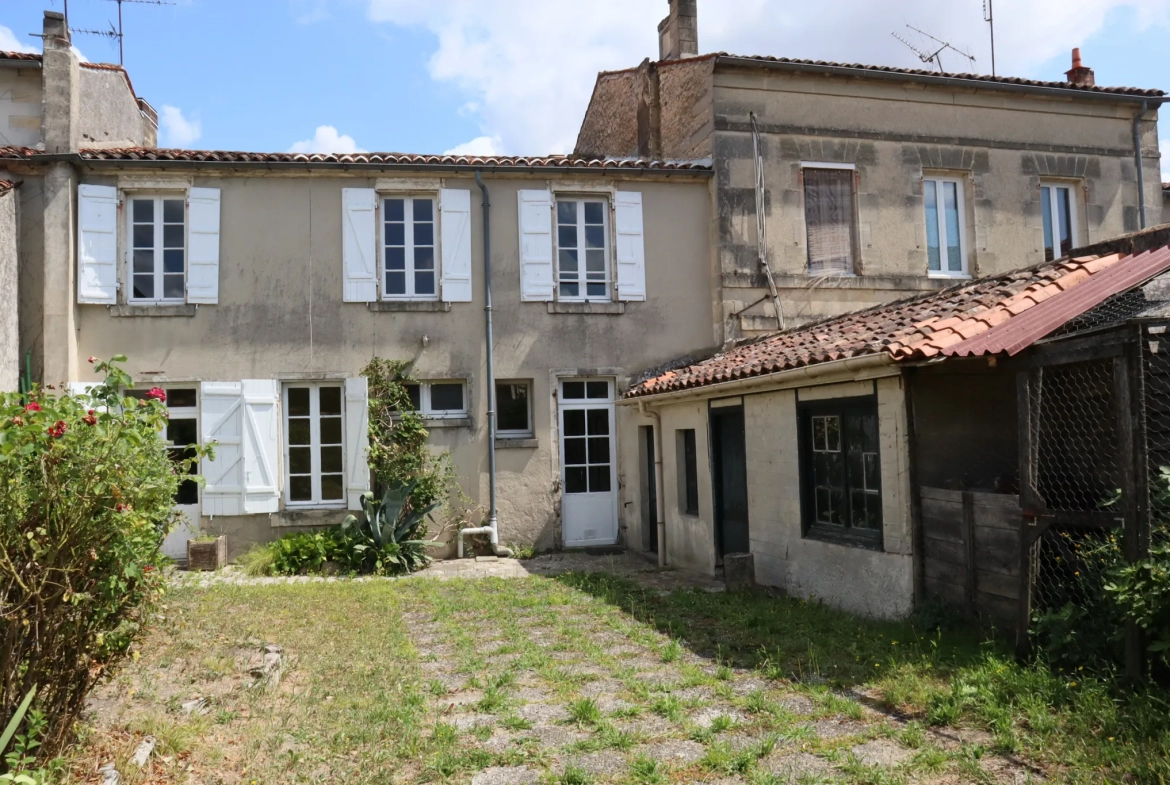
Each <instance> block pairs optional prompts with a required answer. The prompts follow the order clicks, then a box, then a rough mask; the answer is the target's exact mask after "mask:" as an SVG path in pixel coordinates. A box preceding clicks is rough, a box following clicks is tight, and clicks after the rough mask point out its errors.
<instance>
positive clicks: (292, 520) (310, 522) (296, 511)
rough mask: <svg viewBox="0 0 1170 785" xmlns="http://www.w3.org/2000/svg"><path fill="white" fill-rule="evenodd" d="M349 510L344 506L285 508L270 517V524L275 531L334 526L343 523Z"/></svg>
mask: <svg viewBox="0 0 1170 785" xmlns="http://www.w3.org/2000/svg"><path fill="white" fill-rule="evenodd" d="M346 515H349V510H347V509H346V508H345V506H344V505H342V506H340V507H338V506H333V507H285V508H284V509H283V510H281V511H279V512H274V513H271V514H269V516H268V524H269V526H271V527H272V528H273V529H280V528H284V527H288V526H334V525H336V524H339V523H341V521H342V520H343V519H344V518H345V516H346Z"/></svg>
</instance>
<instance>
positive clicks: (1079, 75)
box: [1064, 47, 1097, 87]
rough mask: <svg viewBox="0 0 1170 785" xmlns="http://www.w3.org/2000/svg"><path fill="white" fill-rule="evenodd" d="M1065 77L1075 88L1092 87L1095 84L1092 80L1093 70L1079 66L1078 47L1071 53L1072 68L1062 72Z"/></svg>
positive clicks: (1079, 53)
mask: <svg viewBox="0 0 1170 785" xmlns="http://www.w3.org/2000/svg"><path fill="white" fill-rule="evenodd" d="M1064 75H1065V77H1066V78H1067V79H1068V81H1069V82H1072V83H1073V84H1075V85H1076V86H1077V87H1093V86H1094V85H1095V84H1097V82H1096V80H1095V79H1094V78H1093V69H1092V68H1086V67H1085V66H1083V65H1081V50H1080V47H1077V48H1076V49H1073V51H1072V68H1070V69H1068V70H1067V71H1065V72H1064Z"/></svg>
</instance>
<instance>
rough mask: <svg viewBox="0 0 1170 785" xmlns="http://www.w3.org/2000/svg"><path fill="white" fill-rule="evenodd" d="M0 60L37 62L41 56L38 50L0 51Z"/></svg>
mask: <svg viewBox="0 0 1170 785" xmlns="http://www.w3.org/2000/svg"><path fill="white" fill-rule="evenodd" d="M0 60H29V61H34V62H38V63H39V62H40V61H41V60H42V58H41V55H40V53H39V52H0Z"/></svg>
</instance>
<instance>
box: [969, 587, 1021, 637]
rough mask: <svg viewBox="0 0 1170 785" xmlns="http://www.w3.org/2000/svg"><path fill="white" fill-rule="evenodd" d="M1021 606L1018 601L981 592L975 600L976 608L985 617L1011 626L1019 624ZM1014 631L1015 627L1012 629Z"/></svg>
mask: <svg viewBox="0 0 1170 785" xmlns="http://www.w3.org/2000/svg"><path fill="white" fill-rule="evenodd" d="M1019 606H1020V604H1019V602H1018V601H1017V600H1014V599H1008V598H1007V597H998V596H996V595H994V594H988V593H987V592H984V591H980V592H979V594H978V595H977V596H976V598H975V607H976V608H977V609H978V610H979V612H980V613H981V614H983V615H985V616H989V617H991V618H993V619H996V620H998V621H1000V622H1003V623H1006V624H1008V625H1009V626H1011V625H1013V624H1018V623H1019V621H1018V620H1019V612H1020V607H1019ZM1012 628H1013V629H1014V626H1013V627H1012Z"/></svg>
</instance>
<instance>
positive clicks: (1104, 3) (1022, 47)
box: [367, 0, 1170, 153]
mask: <svg viewBox="0 0 1170 785" xmlns="http://www.w3.org/2000/svg"><path fill="white" fill-rule="evenodd" d="M367 2H368V3H369V14H370V18H371V19H372V20H374V21H376V22H386V23H391V24H395V25H400V26H412V27H421V28H423V29H425V30H427V31H429V32H431V33H432V34H434V35H435V37H436V38H437V42H438V44H437V49H436V51H435V52H434V54H433V56H432V57H431V60H430V63H429V69H430V73H431V77H432V78H433V79H435V80H437V81H442V82H450V83H452V84H454V85H457V86H458V87H460V88H461V89H462V90H464V91H465V92H466V93H467V104H466V105H465V109H466V111H467V112H468V113H469V114H470V115H471V116H473V117H475V119H476V120H477V121H478V122H479V124H480V126H481V129H482V133H483V134H484V135H485V136H488V137H497V138H498V139H499V140H500V141H499V144H498V145H497V148H499V149H501V150H503V151H506V152H509V153H515V152H520V153H552V152H567V151H570V150H572V149H573V146H574V143H575V141H576V133H577V128H578V125H579V123H580V120H581V117H582V116H583V115H584V112H585V107H586V105H587V104H588V102H589V96H590V94H591V92H592V88H593V82H594V79H595V77H596V75H597V72H598V71H602V70H613V69H621V68H630V67H633V66H636V65H637V64H638V63H639V62H641V61H642V59H643V58H645V57H651V58H656V57H657V54H658V33H657V25H658V22H659V20H660V19H661V18H662V17H663V16H665V15H666V11H667V4H666V3H665V2H661V0H654V1H653V2H651V0H639V1H637V2H630V0H593V2H591V3H588V4H586V5H582V4H580V3H568V2H563V1H561V2H550V1H549V0H508V3H507V10H506V11H504V10H502V9H501V8H500V5H501V4H500V3H498V2H491V3H487V2H483V0H430V1H429V2H424V3H420V2H418V0H367ZM1119 8H1128V9H1132V10H1134V11H1136V16H1137V19H1138V21H1139V24H1153V23H1164V24H1167V25H1170V0H1016V2H1013V3H1000V4H998V7H997V8H996V30H995V33H996V55H997V57H996V66H997V71H998V72H999V73H1000V74H1007V73H1010V74H1013V75H1019V76H1029V77H1042V78H1050V79H1058V78H1062V75H1061V74H1051V73H1034V72H1033V70H1034V69H1037V68H1038V66H1039V65H1040V64H1041V63H1044V62H1045V61H1047V60H1049V59H1050V58H1052V57H1054V56H1056V55H1059V54H1061V53H1066V52H1068V51H1069V50H1070V49H1071V48H1072V47H1073V46H1078V45H1080V44H1081V43H1083V42H1084V41H1085V40H1087V39H1088V38H1089V37H1090V36H1091V35H1092V34H1093V33H1095V32H1096V31H1098V30H1099V29H1100V28H1101V27H1102V25H1103V24H1104V22H1105V17H1106V15H1107V14H1108V13H1110V12H1111V11H1114V10H1116V9H1119ZM907 22H909V23H911V24H913V25H915V26H916V27H919V28H921V29H923V30H927V31H930V32H931V33H932V34H934V35H936V36H938V37H939V38H943V39H946V40H950V41H952V42H953V43H955V44H956V45H957V46H959V47H962V48H968V49H970V51H971V52H972V54H974V55H975V56H976V57H977V58H978V62H977V64H976V66H975V67H974V69H972V68H971V67H970V66H969V64H968V63H967V62H966V61H965V60H963V59H962V58H960V57H958V56H957V55H952V56H950V57H948V56H946V55H944V59H943V65H944V66H945V67H946V68H947V69H948V70H953V71H966V70H977V71H980V72H984V73H987V72H990V70H991V58H990V56H989V46H988V36H987V26H986V25H985V24H984V23H983V17H982V15H981V4H980V3H978V2H975V0H968V1H967V2H963V3H939V2H937V0H902V2H901V3H899V4H898V6H897V8H896V10H895V9H894V7H893V6H891V4H889V3H874V2H872V0H821V2H817V3H781V2H777V1H776V0H699V48H700V50H701V51H703V52H717V51H728V52H736V53H740V54H772V55H782V56H787V57H798V58H810V59H820V60H839V61H844V62H862V63H869V64H876V65H893V66H900V67H926V66H923V65H922V63H921V62H920V61H919V60H918V58H917V57H915V56H914V54H913V53H912V52H911V51H910V50H909V49H907V48H906V47H905V46H903V45H902V44H901V43H899V42H898V41H897V40H895V39H894V38H893V36H891V35H889V33H890V32H895V31H896V32H899V33H908V34H909V36H912V37H916V34H914V33H911V32H910V31H908V30H906V28H905V27H904V25H905V23H907ZM1090 64H1091V63H1090ZM1098 76H1099V78H1102V77H1104V75H1101V74H1099V75H1098ZM1104 81H1107V78H1104Z"/></svg>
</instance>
